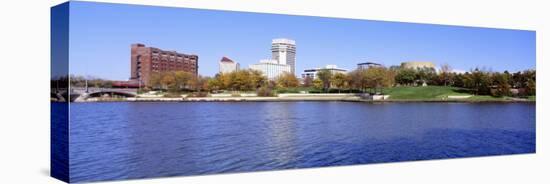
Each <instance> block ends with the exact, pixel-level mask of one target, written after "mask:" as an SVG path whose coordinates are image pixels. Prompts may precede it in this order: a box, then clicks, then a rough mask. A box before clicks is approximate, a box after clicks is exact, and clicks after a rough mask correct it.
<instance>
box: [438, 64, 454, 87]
mask: <svg viewBox="0 0 550 184" xmlns="http://www.w3.org/2000/svg"><path fill="white" fill-rule="evenodd" d="M451 72H452V69H451V66H449V65H448V64H443V65H441V68H440V69H439V80H440V81H442V82H443V85H444V86H447V84H449V82H450V80H451V79H452V78H451Z"/></svg>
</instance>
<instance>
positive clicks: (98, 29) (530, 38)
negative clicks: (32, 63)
mask: <svg viewBox="0 0 550 184" xmlns="http://www.w3.org/2000/svg"><path fill="white" fill-rule="evenodd" d="M199 17H200V18H199ZM70 30H71V32H70V39H69V40H70V50H71V51H70V55H69V60H70V61H71V63H72V65H70V73H71V74H76V75H91V76H96V77H100V78H105V79H112V80H127V79H129V77H130V69H129V64H130V45H131V44H132V43H143V44H145V45H147V46H152V47H156V48H160V49H163V50H173V51H177V52H179V53H185V54H197V55H198V56H199V72H198V73H199V74H201V75H205V76H213V75H214V74H215V73H217V72H218V62H219V60H220V59H221V58H222V57H224V56H226V57H229V58H231V59H232V60H234V61H235V62H238V63H239V64H240V65H241V66H242V67H243V68H248V66H249V65H250V64H254V63H258V62H259V60H260V59H265V58H270V57H271V51H270V48H271V40H272V39H275V38H289V39H293V40H295V41H296V50H297V51H296V75H297V76H300V74H301V73H302V72H303V70H304V69H309V68H318V67H323V66H325V65H328V64H335V65H337V66H338V67H340V68H345V69H348V70H353V69H355V68H356V67H357V64H358V63H362V62H377V63H381V64H384V65H385V66H391V65H399V64H400V63H401V62H406V61H430V62H433V63H435V64H436V65H437V66H440V65H441V64H449V65H450V66H451V67H452V68H453V69H458V70H465V71H468V70H470V69H472V68H475V67H486V68H490V69H492V70H493V71H504V70H508V71H510V72H515V71H522V70H526V69H534V68H535V66H536V64H535V36H536V35H535V32H534V31H523V30H508V29H493V28H474V27H460V26H444V25H433V24H416V23H400V22H383V21H371V20H357V19H340V18H324V17H311V16H293V15H280V14H263V13H246V12H232V11H221V10H199V9H188V8H168V7H155V6H142V5H124V4H100V3H92V2H71V17H70ZM320 45H321V46H320Z"/></svg>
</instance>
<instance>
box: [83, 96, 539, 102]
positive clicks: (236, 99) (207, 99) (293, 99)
mask: <svg viewBox="0 0 550 184" xmlns="http://www.w3.org/2000/svg"><path fill="white" fill-rule="evenodd" d="M83 102H84V103H87V102H92V103H93V102H363V103H418V102H422V103H536V101H535V100H527V99H521V100H513V99H502V100H501V99H493V100H482V99H475V100H474V99H384V100H372V99H363V98H360V97H348V96H346V97H301V98H297V97H188V98H183V97H182V98H168V97H157V98H150V97H149V98H140V97H137V98H135V97H131V98H117V99H89V100H87V101H83Z"/></svg>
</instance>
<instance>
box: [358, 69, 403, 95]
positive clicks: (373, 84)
mask: <svg viewBox="0 0 550 184" xmlns="http://www.w3.org/2000/svg"><path fill="white" fill-rule="evenodd" d="M364 77H365V80H366V81H367V86H368V87H369V88H371V89H374V93H376V92H377V91H379V92H381V91H382V89H383V88H387V87H391V86H393V84H394V82H395V74H394V72H393V71H390V70H388V69H386V68H383V67H372V68H368V69H367V70H366V73H365V75H364Z"/></svg>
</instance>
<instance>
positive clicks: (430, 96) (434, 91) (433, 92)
mask: <svg viewBox="0 0 550 184" xmlns="http://www.w3.org/2000/svg"><path fill="white" fill-rule="evenodd" d="M384 93H385V94H388V95H390V99H407V100H441V99H443V98H446V97H447V96H449V95H471V94H469V93H468V92H467V91H466V90H464V89H462V88H457V87H449V86H418V87H412V86H400V87H393V88H390V89H385V90H384Z"/></svg>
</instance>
